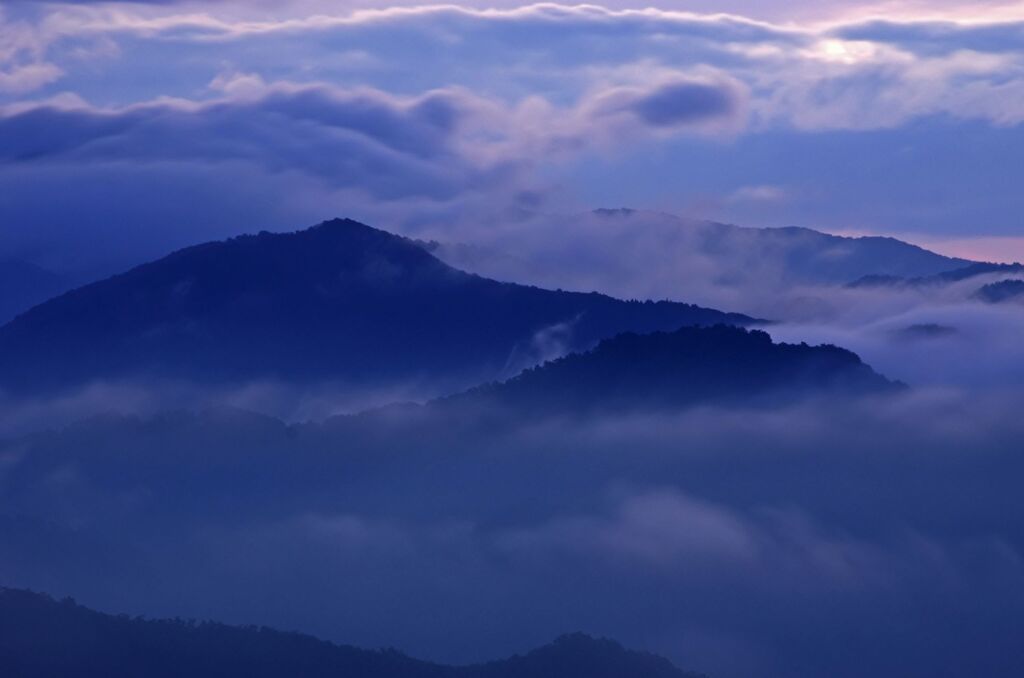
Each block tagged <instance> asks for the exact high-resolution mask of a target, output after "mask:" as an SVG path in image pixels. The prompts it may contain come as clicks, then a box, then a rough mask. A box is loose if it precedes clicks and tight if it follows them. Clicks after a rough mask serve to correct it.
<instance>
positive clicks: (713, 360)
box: [441, 325, 902, 414]
mask: <svg viewBox="0 0 1024 678" xmlns="http://www.w3.org/2000/svg"><path fill="white" fill-rule="evenodd" d="M901 388H902V385H901V384H899V383H897V382H892V381H889V380H888V379H886V378H885V377H883V376H881V375H879V374H878V373H876V372H875V371H874V370H872V369H871V368H870V367H869V366H868V365H865V364H864V363H863V362H861V360H860V358H859V357H858V356H857V355H856V354H854V353H851V352H850V351H847V350H845V349H841V348H838V347H835V346H827V345H826V346H808V345H807V344H799V345H796V344H776V343H773V342H772V339H771V337H770V336H769V335H768V334H766V333H765V332H761V331H758V330H745V329H742V328H738V327H728V326H724V325H720V326H715V327H684V328H682V329H679V330H677V331H675V332H655V333H653V334H647V335H638V334H633V333H625V334H621V335H619V336H617V337H614V338H612V339H606V340H605V341H602V342H601V343H600V344H599V345H598V346H597V347H596V348H595V349H593V350H592V351H589V352H586V353H578V354H572V355H569V356H565V357H563V358H559V359H557V360H554V361H552V362H548V363H545V364H543V365H540V366H538V367H534V368H532V369H528V370H526V371H524V372H523V373H522V374H520V375H519V376H517V377H514V378H513V379H510V380H508V381H506V382H504V383H500V384H491V385H487V386H482V387H479V388H476V389H473V390H471V391H469V392H467V393H464V394H461V395H457V396H452V397H450V398H447V399H444V400H442V401H441V402H442V403H445V404H448V405H451V404H470V405H475V406H488V407H502V408H510V409H513V410H521V409H524V408H525V409H528V410H531V411H536V412H546V413H553V414H560V413H573V412H592V411H595V410H641V411H650V410H655V411H658V410H666V409H676V408H679V407H685V406H687V405H696V404H702V405H704V404H722V403H776V402H779V401H780V400H788V399H790V398H794V397H797V398H798V397H804V396H807V395H810V394H814V395H840V396H842V395H864V394H869V393H886V392H894V391H897V390H900V389H901Z"/></svg>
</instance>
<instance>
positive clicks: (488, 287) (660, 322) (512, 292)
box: [0, 220, 753, 389]
mask: <svg viewBox="0 0 1024 678" xmlns="http://www.w3.org/2000/svg"><path fill="white" fill-rule="evenodd" d="M752 321H753V320H752V319H751V318H750V317H747V316H743V315H738V314H728V313H722V312H719V311H714V310H711V309H707V308H700V307H696V306H692V305H688V304H679V303H670V302H658V303H652V302H637V301H630V302H627V301H620V300H617V299H613V298H611V297H607V296H604V295H601V294H597V293H589V294H582V293H571V292H563V291H552V290H544V289H539V288H535V287H526V286H522V285H515V284H509V283H500V282H496V281H493V280H488V279H485V278H481V277H479V276H476V275H471V274H468V273H464V272H462V271H459V270H456V269H454V268H452V267H450V266H448V265H447V264H444V263H442V262H441V261H440V260H438V259H437V258H435V257H434V256H432V255H430V254H429V253H427V252H426V251H424V249H423V248H422V247H420V246H417V245H416V244H415V243H414V242H413V241H410V240H407V239H405V238H402V237H399V236H395V235H392V234H390V233H386V232H384V231H380V230H377V229H374V228H371V227H369V226H366V225H363V224H360V223H357V222H355V221H351V220H333V221H328V222H324V223H322V224H320V225H318V226H315V227H313V228H310V229H307V230H305V231H299V232H296V233H285V234H272V233H260V234H259V235H251V236H241V237H237V238H232V239H230V240H227V241H223V242H211V243H206V244H204V245H197V246H195V247H190V248H187V249H184V250H180V251H178V252H175V253H173V254H171V255H169V256H167V257H164V258H163V259H160V260H158V261H155V262H153V263H149V264H145V265H142V266H139V267H137V268H135V269H132V270H131V271H129V272H127V273H124V274H121V275H117V276H114V277H112V278H109V279H106V280H103V281H100V282H96V283H93V284H91V285H87V286H85V287H81V288H79V289H75V290H73V291H71V292H68V293H66V294H63V295H62V296H60V297H58V298H56V299H53V300H50V301H48V302H46V303H44V304H41V305H40V306H37V307H35V308H33V309H32V310H31V311H29V312H27V313H25V314H23V315H21V316H20V317H18V318H16V319H15V320H14V321H12V322H11V323H9V324H7V325H6V326H4V327H3V328H0V385H3V386H6V387H8V388H14V389H18V388H21V389H29V388H32V389H45V388H55V387H61V386H69V385H74V384H79V383H84V382H89V381H92V380H111V379H114V380H117V379H131V378H148V377H156V378H168V379H175V380H184V381H197V382H202V383H232V382H247V381H252V380H275V379H276V380H282V381H293V382H294V381H298V382H307V381H308V382H314V381H315V382H340V383H344V384H358V383H372V384H374V385H380V384H394V383H409V382H413V381H432V380H433V381H436V380H444V381H445V383H448V384H451V385H456V386H458V385H462V386H465V385H468V384H472V383H475V382H479V381H481V380H485V379H493V378H495V377H498V376H500V375H502V374H512V373H515V371H518V369H520V368H521V367H523V366H524V365H529V364H534V363H536V362H538V361H539V360H542V359H544V358H547V357H551V356H553V355H558V354H561V353H564V352H565V351H568V350H578V349H582V348H586V347H589V346H591V345H593V344H594V343H595V342H596V341H598V340H600V339H602V338H605V337H608V336H612V335H615V334H617V333H619V332H622V331H626V330H632V331H638V332H649V331H654V330H665V329H674V328H676V327H679V326H681V325H691V324H714V323H736V324H748V323H751V322H752Z"/></svg>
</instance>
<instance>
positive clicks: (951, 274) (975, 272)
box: [847, 262, 1024, 288]
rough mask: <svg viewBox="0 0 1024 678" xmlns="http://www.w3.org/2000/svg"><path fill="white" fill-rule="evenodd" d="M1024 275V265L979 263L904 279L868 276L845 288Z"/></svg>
mask: <svg viewBox="0 0 1024 678" xmlns="http://www.w3.org/2000/svg"><path fill="white" fill-rule="evenodd" d="M1018 273H1024V264H993V263H986V262H979V263H973V264H969V265H967V266H963V267H960V268H955V269H953V270H951V271H944V272H942V273H937V274H934V275H927V276H917V277H905V276H898V275H868V276H864V277H862V278H858V279H857V280H854V281H853V282H851V283H849V284H848V285H847V287H851V288H858V287H910V288H920V287H933V286H934V287H938V286H943V285H951V284H953V283H958V282H962V281H964V280H970V279H971V278H977V277H980V276H988V275H1001V274H1007V275H1011V274H1018Z"/></svg>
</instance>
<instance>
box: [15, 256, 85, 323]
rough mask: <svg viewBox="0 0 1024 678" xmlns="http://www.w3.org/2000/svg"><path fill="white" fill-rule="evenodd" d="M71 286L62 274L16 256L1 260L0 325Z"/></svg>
mask: <svg viewBox="0 0 1024 678" xmlns="http://www.w3.org/2000/svg"><path fill="white" fill-rule="evenodd" d="M69 287H70V284H69V283H68V281H67V280H66V279H65V278H63V277H62V276H59V275H57V274H56V273H52V272H50V271H47V270H46V269H43V268H40V267H39V266H36V265H35V264H32V263H29V262H27V261H21V260H19V259H8V260H6V261H0V325H3V324H4V323H6V322H8V321H9V320H10V319H11V318H13V317H15V316H16V315H18V314H19V313H22V312H23V311H27V310H28V309H30V308H32V307H33V306H35V305H36V304H39V303H42V302H44V301H46V300H47V299H50V298H51V297H55V296H57V295H58V294H60V293H61V292H64V291H65V290H67V289H68V288H69Z"/></svg>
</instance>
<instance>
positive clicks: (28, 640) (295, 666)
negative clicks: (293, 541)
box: [0, 589, 696, 678]
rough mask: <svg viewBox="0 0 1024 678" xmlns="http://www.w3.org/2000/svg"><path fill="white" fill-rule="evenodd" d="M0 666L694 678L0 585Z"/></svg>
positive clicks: (153, 677)
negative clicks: (133, 612) (475, 657)
mask: <svg viewBox="0 0 1024 678" xmlns="http://www.w3.org/2000/svg"><path fill="white" fill-rule="evenodd" d="M0 666H3V667H4V674H5V675H9V676H11V677H12V678H15V677H16V678H57V677H64V676H75V677H76V678H101V677H102V678H119V677H122V676H123V677H124V678H138V677H139V676H145V677H146V678H172V677H174V678H178V677H184V676H188V678H232V677H234V676H238V677H239V678H241V677H242V676H244V677H245V678H292V677H294V676H302V677H303V678H317V677H320V676H322V677H324V678H327V677H330V678H338V677H340V676H352V677H353V678H622V677H623V676H630V677H631V678H687V677H689V678H696V676H695V675H694V674H690V673H686V672H684V671H680V670H679V669H677V668H675V667H674V666H673V665H672V664H671V663H670V662H669V661H668V660H666V659H662V658H660V657H658V656H655V655H652V654H647V653H643V652H635V651H631V650H627V649H625V648H623V647H622V646H621V645H619V644H618V643H615V642H613V641H610V640H599V639H594V638H591V637H589V636H585V635H582V634H574V635H567V636H563V637H561V638H559V639H557V640H556V641H555V642H554V643H551V644H550V645H546V646H544V647H541V648H539V649H536V650H533V651H532V652H529V653H527V654H525V655H522V656H515V657H512V658H511V659H506V660H501V661H493V662H489V663H486V664H477V665H472V666H461V667H452V666H442V665H438V664H432V663H428V662H423V661H418V660H416V659H412V658H410V657H407V656H405V655H403V654H401V653H400V652H397V651H395V650H362V649H358V648H355V647H349V646H343V645H334V644H331V643H328V642H324V641H321V640H317V639H316V638H313V637H311V636H306V635H302V634H298V633H284V632H281V631H275V630H272V629H269V628H265V627H232V626H225V625H223V624H216V623H212V622H202V623H195V622H191V621H182V620H179V619H174V620H144V619H141V618H138V617H136V618H131V617H128V616H123V615H122V616H112V615H107V614H101V613H99V612H95V611H92V610H90V609H88V608H85V607H82V606H80V605H78V604H76V603H75V602H74V601H72V600H70V599H65V600H62V601H56V600H54V599H52V598H49V597H47V596H44V595H40V594H36V593H32V592H29V591H23V590H16V589H0Z"/></svg>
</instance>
